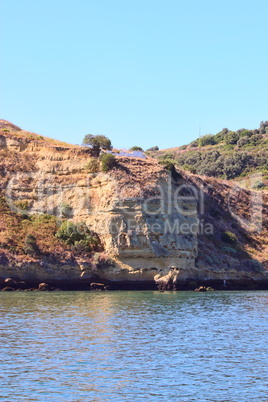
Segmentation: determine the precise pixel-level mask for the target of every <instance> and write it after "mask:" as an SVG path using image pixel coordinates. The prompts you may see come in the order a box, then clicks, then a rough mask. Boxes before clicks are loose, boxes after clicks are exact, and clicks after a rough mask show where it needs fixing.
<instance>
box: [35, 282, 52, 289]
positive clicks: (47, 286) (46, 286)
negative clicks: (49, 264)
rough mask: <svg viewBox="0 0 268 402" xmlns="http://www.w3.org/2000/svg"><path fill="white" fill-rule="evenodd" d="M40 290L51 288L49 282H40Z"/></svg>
mask: <svg viewBox="0 0 268 402" xmlns="http://www.w3.org/2000/svg"><path fill="white" fill-rule="evenodd" d="M38 290H41V291H47V290H51V288H50V286H49V285H48V284H47V283H45V282H42V283H39V285H38Z"/></svg>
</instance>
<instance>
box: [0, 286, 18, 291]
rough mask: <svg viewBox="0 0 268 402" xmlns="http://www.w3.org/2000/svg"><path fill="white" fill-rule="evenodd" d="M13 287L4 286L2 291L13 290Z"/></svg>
mask: <svg viewBox="0 0 268 402" xmlns="http://www.w3.org/2000/svg"><path fill="white" fill-rule="evenodd" d="M14 290H15V289H14V288H12V287H11V286H6V287H5V288H3V289H2V292H13V291H14Z"/></svg>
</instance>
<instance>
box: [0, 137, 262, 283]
mask: <svg viewBox="0 0 268 402" xmlns="http://www.w3.org/2000/svg"><path fill="white" fill-rule="evenodd" d="M19 134H20V132H18V136H17V137H16V136H11V135H9V134H8V133H5V132H3V134H1V135H0V148H1V149H2V151H3V152H6V160H5V162H3V166H5V173H4V174H3V180H2V187H3V188H4V193H5V197H6V200H7V202H8V204H9V207H10V208H11V210H13V211H14V212H16V213H27V214H36V213H48V214H54V215H56V216H58V217H59V218H60V217H62V213H63V212H62V210H63V208H64V206H66V205H67V206H68V216H67V218H68V219H70V220H72V221H74V222H85V223H86V224H87V225H88V226H89V227H90V228H91V229H92V230H94V231H95V232H97V233H98V235H99V237H100V239H101V242H102V244H103V246H104V249H105V251H106V255H107V258H106V261H105V263H103V264H102V263H98V262H95V263H94V262H92V261H87V260H85V258H82V257H81V259H79V258H76V260H75V261H73V260H72V261H71V260H70V261H69V262H68V261H67V262H65V263H64V264H53V263H50V262H45V261H39V262H30V263H27V262H25V261H24V260H23V259H21V260H20V261H19V260H16V259H14V261H13V263H9V264H8V265H7V264H4V263H3V262H2V261H1V259H0V270H1V272H0V276H2V277H7V276H9V277H13V276H15V277H16V278H18V279H20V280H30V279H32V280H34V281H40V282H41V281H59V282H60V281H67V282H68V281H69V282H70V281H84V282H87V283H88V282H89V281H90V280H94V279H96V278H97V279H98V280H101V281H106V282H108V283H111V282H112V283H118V284H120V283H121V284H127V283H129V284H131V283H133V284H134V283H135V284H141V285H142V284H145V285H146V283H147V284H151V285H152V284H153V283H156V284H158V285H159V286H160V287H161V286H162V285H165V286H166V287H168V288H173V286H176V284H178V283H182V282H184V283H188V282H189V281H193V280H194V281H197V282H202V281H204V280H205V281H210V280H219V281H221V282H222V281H223V280H241V279H244V280H252V279H254V280H256V281H260V280H268V276H267V271H265V270H263V269H262V268H261V269H260V268H259V269H258V270H255V269H253V268H252V267H251V268H250V267H249V268H246V264H245V267H239V268H236V267H235V258H233V267H235V268H233V267H232V266H228V264H229V263H230V261H231V258H232V256H231V255H230V256H229V257H228V258H229V259H228V260H226V261H227V262H226V263H224V265H223V264H222V263H221V261H219V262H218V263H216V262H214V263H213V261H212V263H208V264H205V263H204V261H206V258H207V257H206V255H205V256H204V250H205V247H203V242H204V239H208V241H207V244H209V243H211V244H212V240H213V236H214V237H217V234H215V233H214V234H213V227H212V226H211V230H212V231H211V232H210V233H207V237H204V236H205V235H206V233H205V235H204V233H203V234H202V235H203V237H200V221H201V220H202V214H203V215H204V213H205V212H204V211H203V210H202V208H201V207H200V204H202V202H204V195H203V193H202V194H201V192H200V193H199V189H198V183H193V182H192V181H191V180H189V179H188V177H187V176H183V175H179V174H175V175H174V174H173V175H172V174H171V173H170V172H168V171H166V170H164V169H163V168H162V167H161V166H160V165H159V164H158V163H157V162H156V161H154V160H152V159H149V160H144V159H135V158H126V157H121V158H118V168H117V169H115V170H114V171H112V172H109V173H107V174H104V173H101V172H99V173H90V172H88V170H87V169H86V165H87V162H88V160H89V157H90V151H89V150H88V149H85V148H81V147H75V146H73V147H68V146H60V145H54V144H47V143H46V142H44V141H42V140H40V141H39V140H37V139H36V138H34V139H31V138H30V139H29V138H24V137H23V134H20V135H19ZM14 155H15V156H16V158H17V159H16V160H19V161H20V164H17V165H16V166H15V167H14V166H13V168H12V169H11V168H10V167H9V166H11V164H10V165H8V163H9V162H8V161H9V160H11V158H14ZM18 158H19V159H18ZM12 160H13V159H12ZM29 161H31V163H30V162H29ZM23 163H24V164H26V165H27V166H28V168H25V167H24V168H23V169H20V168H19V165H20V166H22V164H23ZM7 166H8V168H7ZM202 185H203V184H202ZM207 194H208V192H207ZM202 197H203V198H202ZM211 200H212V201H213V198H212V199H210V198H207V199H206V204H207V205H206V207H207V206H208V207H210V204H211V203H212V201H211ZM19 201H24V202H25V201H27V205H28V209H27V211H25V210H23V211H22V210H21V207H20V203H19ZM218 220H219V218H218ZM215 227H216V226H215ZM199 239H201V243H202V250H201V254H202V259H201V263H200V261H199V266H198V264H197V263H196V261H197V259H198V254H200V253H199V252H200V247H199ZM227 252H228V250H227ZM205 253H206V251H205ZM207 253H208V256H209V257H211V258H210V259H211V260H212V257H213V250H211V251H209V250H208V251H207ZM210 253H211V255H210ZM220 258H221V257H220ZM199 260H200V257H199ZM207 260H208V258H207ZM245 261H246V259H245ZM249 266H250V265H249Z"/></svg>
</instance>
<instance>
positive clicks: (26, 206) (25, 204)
mask: <svg viewBox="0 0 268 402" xmlns="http://www.w3.org/2000/svg"><path fill="white" fill-rule="evenodd" d="M14 205H15V206H16V207H17V208H19V209H22V211H27V210H28V209H29V208H30V203H29V201H28V200H19V201H15V202H14Z"/></svg>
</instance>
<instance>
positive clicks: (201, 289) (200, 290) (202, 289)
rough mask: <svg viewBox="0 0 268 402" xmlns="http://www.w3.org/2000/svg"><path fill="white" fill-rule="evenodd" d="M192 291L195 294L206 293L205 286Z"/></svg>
mask: <svg viewBox="0 0 268 402" xmlns="http://www.w3.org/2000/svg"><path fill="white" fill-rule="evenodd" d="M194 291H195V292H206V291H207V288H206V287H205V286H199V288H196V289H195V290H194Z"/></svg>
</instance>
